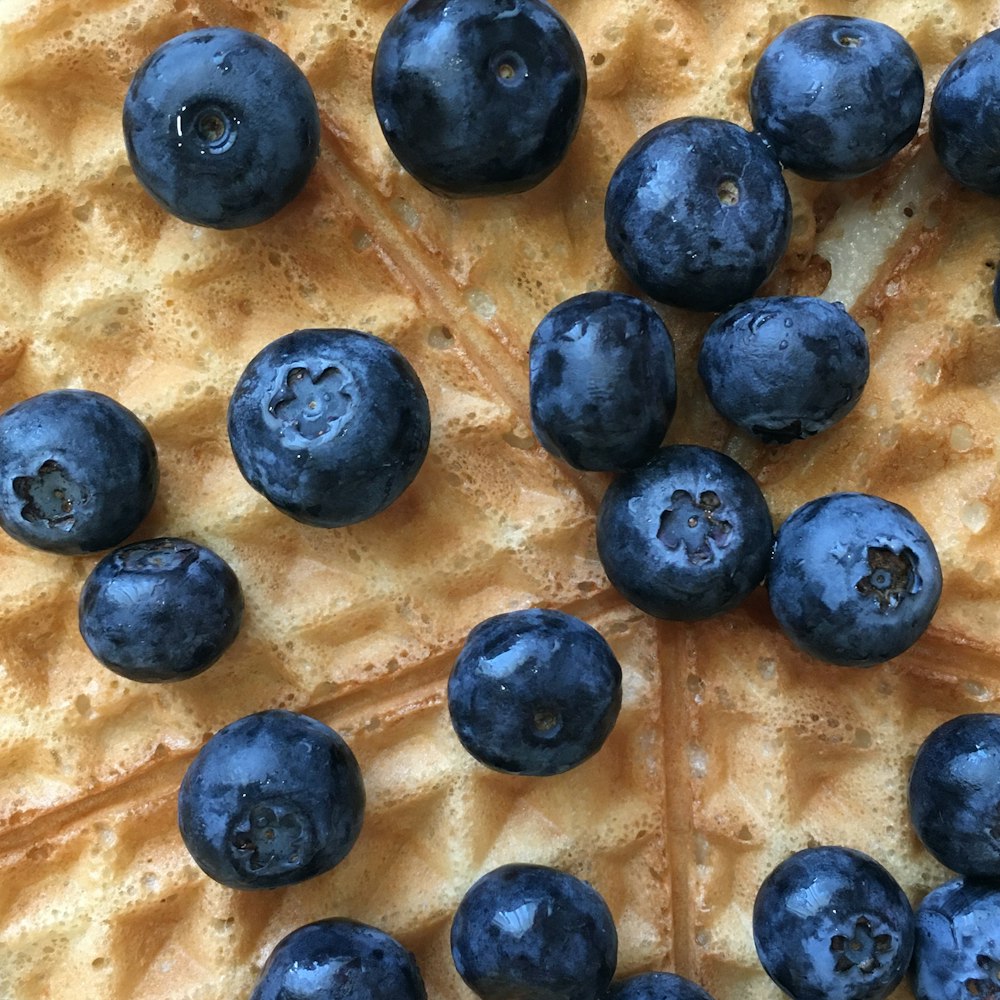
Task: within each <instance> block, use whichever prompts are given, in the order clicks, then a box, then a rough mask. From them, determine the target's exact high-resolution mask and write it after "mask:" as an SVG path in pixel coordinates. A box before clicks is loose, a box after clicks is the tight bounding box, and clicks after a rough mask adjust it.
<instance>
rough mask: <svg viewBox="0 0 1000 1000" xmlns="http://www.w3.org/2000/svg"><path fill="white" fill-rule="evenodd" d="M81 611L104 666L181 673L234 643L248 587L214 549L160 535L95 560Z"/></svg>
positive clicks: (137, 677) (199, 667)
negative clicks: (242, 586) (241, 586)
mask: <svg viewBox="0 0 1000 1000" xmlns="http://www.w3.org/2000/svg"><path fill="white" fill-rule="evenodd" d="M79 615H80V634H81V635H82V636H83V639H84V641H85V642H86V643H87V646H88V647H89V648H90V651H91V652H92V653H93V654H94V656H96V657H97V659H98V660H100V661H101V663H103V664H104V666H106V667H108V668H109V669H111V670H113V671H114V672H115V673H116V674H121V675H122V677H128V678H129V679H130V680H133V681H177V680H183V679H184V678H186V677H193V676H194V675H195V674H200V673H201V672H202V671H203V670H207V669H208V668H209V667H210V666H211V665H212V664H213V663H215V661H216V660H217V659H218V658H219V657H220V656H221V655H222V654H223V653H224V652H225V651H226V649H228V648H229V646H230V644H231V643H232V641H233V640H234V639H235V638H236V633H237V632H238V631H239V628H240V622H241V620H242V618H243V593H242V591H241V590H240V584H239V580H237V579H236V574H235V573H234V572H233V571H232V569H231V568H230V566H229V564H228V563H226V562H225V561H224V560H223V559H221V558H220V557H219V556H217V555H216V554H215V553H214V552H213V551H212V550H211V549H207V548H205V547H204V546H202V545H198V544H197V543H195V542H189V541H187V540H185V539H182V538H154V539H151V540H148V541H143V542H135V543H133V544H132V545H125V546H123V547H121V548H118V549H115V550H114V551H113V552H110V553H109V554H108V555H106V556H105V557H104V558H103V559H102V560H101V561H100V562H99V563H98V564H97V565H96V566H95V567H94V569H93V571H92V572H91V574H90V576H88V577H87V580H86V583H84V585H83V590H82V591H81V593H80V610H79Z"/></svg>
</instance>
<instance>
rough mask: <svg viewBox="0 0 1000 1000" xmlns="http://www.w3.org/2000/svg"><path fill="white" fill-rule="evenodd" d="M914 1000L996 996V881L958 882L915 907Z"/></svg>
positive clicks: (999, 930) (999, 925)
mask: <svg viewBox="0 0 1000 1000" xmlns="http://www.w3.org/2000/svg"><path fill="white" fill-rule="evenodd" d="M912 979H913V995H914V997H915V998H916V1000H973V998H977V997H978V998H981V1000H996V998H997V997H1000V883H998V882H997V881H996V880H990V881H980V880H977V879H969V878H964V879H956V880H955V881H954V882H948V883H946V884H945V885H942V886H939V887H938V888H937V889H935V890H934V891H933V892H931V893H929V894H928V895H927V896H926V897H925V898H924V901H923V902H922V903H921V904H920V906H919V907H917V939H916V943H915V944H914V947H913V969H912Z"/></svg>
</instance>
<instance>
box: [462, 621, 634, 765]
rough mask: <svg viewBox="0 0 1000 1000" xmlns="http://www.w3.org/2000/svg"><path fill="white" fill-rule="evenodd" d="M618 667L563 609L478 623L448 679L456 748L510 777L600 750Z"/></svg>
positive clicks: (615, 707) (615, 706) (615, 700)
mask: <svg viewBox="0 0 1000 1000" xmlns="http://www.w3.org/2000/svg"><path fill="white" fill-rule="evenodd" d="M621 685H622V670H621V667H620V666H619V664H618V660H617V659H615V654H614V653H613V652H612V651H611V647H610V646H609V645H608V644H607V642H606V641H605V640H604V637H603V636H602V635H601V634H600V633H599V632H598V631H597V630H596V629H593V628H591V627H590V626H589V625H588V624H587V623H586V622H582V621H580V619H579V618H574V617H573V616H572V615H567V614H565V613H563V612H562V611H548V610H542V609H532V610H529V611H511V612H508V613H507V614H502V615H496V616H495V617H493V618H488V619H486V621H484V622H481V623H480V624H479V625H477V626H476V627H475V628H474V629H473V630H472V631H471V632H470V633H469V637H468V639H467V640H466V642H465V645H464V646H463V648H462V652H461V653H460V654H459V656H458V659H457V660H456V662H455V666H454V667H453V669H452V671H451V677H450V678H449V681H448V709H449V711H450V712H451V721H452V725H453V726H454V727H455V732H456V733H457V734H458V738H459V739H460V740H461V742H462V745H463V746H464V747H465V749H466V750H468V751H469V753H471V754H472V756H473V757H475V758H476V759H477V760H479V761H481V762H482V763H484V764H486V765H488V766H489V767H492V768H495V769H496V770H498V771H506V772H508V773H510V774H533V775H551V774H561V773H562V772H563V771H568V770H569V769H570V768H572V767H576V765H577V764H580V763H582V762H583V761H585V760H586V759H587V758H588V757H591V756H593V755H594V754H595V753H597V751H598V750H600V748H601V747H602V746H603V745H604V741H605V739H607V736H608V734H609V733H610V732H611V729H612V727H613V726H614V724H615V720H616V719H617V718H618V711H619V709H620V708H621V701H622V688H621Z"/></svg>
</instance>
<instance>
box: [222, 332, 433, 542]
mask: <svg viewBox="0 0 1000 1000" xmlns="http://www.w3.org/2000/svg"><path fill="white" fill-rule="evenodd" d="M229 440H230V444H231V445H232V449H233V455H234V456H235V458H236V463H237V465H238V466H239V468H240V472H242V473H243V476H244V477H245V478H246V480H247V482H248V483H250V485H251V486H252V487H253V488H254V489H255V490H257V491H258V492H259V493H262V494H263V495H264V496H265V497H267V499H268V500H270V501H271V503H273V504H274V505H275V507H277V508H278V509H279V510H281V511H283V512H284V513H286V514H288V515H289V516H291V517H294V518H295V519H296V520H298V521H302V522H303V523H305V524H312V525H317V526H319V527H323V528H337V527H341V526H342V525H345V524H354V523H356V522H357V521H363V520H364V519H365V518H369V517H372V516H373V515H375V514H377V513H379V512H380V511H382V510H384V509H385V508H386V507H388V506H389V505H390V504H391V503H392V502H393V501H394V500H396V499H398V497H399V496H400V494H401V493H402V492H403V490H405V489H406V487H407V486H409V485H410V483H411V482H412V481H413V479H414V477H415V476H416V474H417V472H418V471H419V469H420V465H421V463H422V462H423V460H424V456H425V455H426V453H427V446H428V444H429V441H430V410H429V407H428V404H427V396H426V395H425V393H424V389H423V386H422V385H421V383H420V379H419V378H418V377H417V374H416V372H415V371H414V370H413V368H412V367H411V366H410V363H409V362H408V361H407V360H406V359H405V358H404V357H403V355H402V354H400V353H399V351H397V350H396V348H394V347H392V346H391V345H390V344H387V343H386V342H385V341H384V340H380V339H379V338H378V337H375V336H372V335H371V334H367V333H359V332H358V331H357V330H298V331H296V332H295V333H290V334H287V335H286V336H284V337H279V338H278V339H277V340H275V341H273V342H272V343H271V344H269V345H268V346H267V347H265V348H264V349H263V350H262V351H261V352H260V353H259V354H258V355H257V356H256V357H255V358H254V359H253V360H252V361H251V362H250V364H249V365H247V368H246V370H245V371H244V372H243V374H242V375H241V376H240V380H239V382H238V383H237V386H236V389H235V390H234V392H233V395H232V399H231V400H230V403H229Z"/></svg>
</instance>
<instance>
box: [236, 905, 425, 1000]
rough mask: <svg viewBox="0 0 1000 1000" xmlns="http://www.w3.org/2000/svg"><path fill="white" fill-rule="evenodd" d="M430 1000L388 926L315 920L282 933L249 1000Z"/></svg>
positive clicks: (414, 964)
mask: <svg viewBox="0 0 1000 1000" xmlns="http://www.w3.org/2000/svg"><path fill="white" fill-rule="evenodd" d="M390 998H391V1000H427V991H426V990H425V989H424V983H423V980H422V979H421V978H420V970H419V969H418V968H417V962H416V959H415V958H414V957H413V955H412V954H410V952H408V951H407V950H406V949H405V948H404V947H403V946H402V945H401V944H400V943H399V942H398V941H396V939H395V938H392V937H390V936H389V935H388V934H386V933H385V931H381V930H379V929H378V928H376V927H369V926H368V925H367V924H360V923H357V922H355V921H353V920H346V919H330V920H317V921H316V922H315V923H312V924H306V925H305V926H304V927H299V928H298V929H297V930H294V931H292V932H291V933H290V934H288V935H287V936H285V937H284V938H282V940H281V941H279V942H278V944H277V945H275V947H274V950H273V951H272V952H271V955H270V957H269V958H268V960H267V963H266V964H265V966H264V969H263V971H262V972H261V974H260V979H259V980H258V982H257V985H256V986H255V987H254V991H253V993H251V994H250V1000H390Z"/></svg>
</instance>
